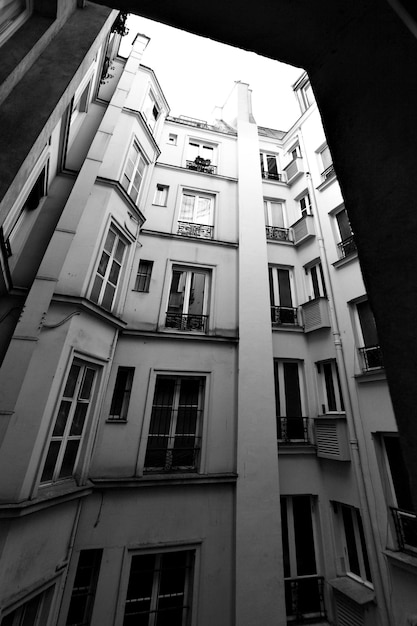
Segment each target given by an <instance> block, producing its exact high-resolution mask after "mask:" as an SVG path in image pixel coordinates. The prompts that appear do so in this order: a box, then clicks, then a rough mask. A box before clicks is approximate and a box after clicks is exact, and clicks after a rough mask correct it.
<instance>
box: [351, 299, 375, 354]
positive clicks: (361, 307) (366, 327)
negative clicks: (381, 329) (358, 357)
mask: <svg viewBox="0 0 417 626" xmlns="http://www.w3.org/2000/svg"><path fill="white" fill-rule="evenodd" d="M356 308H357V310H358V315H359V322H360V325H361V330H362V335H363V342H364V345H365V346H377V345H378V343H379V341H378V334H377V331H376V324H375V318H374V315H373V313H372V311H371V307H370V306H369V302H368V300H366V301H365V302H360V303H359V304H357V305H356Z"/></svg>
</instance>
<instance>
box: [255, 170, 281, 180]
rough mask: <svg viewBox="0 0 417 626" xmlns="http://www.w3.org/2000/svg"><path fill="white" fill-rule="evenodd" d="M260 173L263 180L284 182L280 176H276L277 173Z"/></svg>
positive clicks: (262, 171)
mask: <svg viewBox="0 0 417 626" xmlns="http://www.w3.org/2000/svg"><path fill="white" fill-rule="evenodd" d="M261 173H262V178H265V179H268V180H279V181H280V182H283V180H284V178H283V176H282V174H278V172H266V171H265V170H261Z"/></svg>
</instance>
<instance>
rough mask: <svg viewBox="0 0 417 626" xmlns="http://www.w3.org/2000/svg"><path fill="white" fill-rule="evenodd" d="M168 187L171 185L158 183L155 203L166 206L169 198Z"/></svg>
mask: <svg viewBox="0 0 417 626" xmlns="http://www.w3.org/2000/svg"><path fill="white" fill-rule="evenodd" d="M168 189H169V187H167V185H157V186H156V189H155V198H154V200H153V203H154V204H157V205H159V206H166V205H167V200H168Z"/></svg>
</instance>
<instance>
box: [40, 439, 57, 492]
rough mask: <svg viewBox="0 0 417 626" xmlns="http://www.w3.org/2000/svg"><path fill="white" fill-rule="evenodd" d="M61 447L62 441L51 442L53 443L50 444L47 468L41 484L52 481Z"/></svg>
mask: <svg viewBox="0 0 417 626" xmlns="http://www.w3.org/2000/svg"><path fill="white" fill-rule="evenodd" d="M60 447H61V442H60V441H51V443H50V444H49V450H48V454H47V455H46V461H45V466H44V468H43V472H42V477H41V483H44V482H49V481H50V480H52V477H53V475H54V469H55V465H56V460H57V458H58V453H59V449H60Z"/></svg>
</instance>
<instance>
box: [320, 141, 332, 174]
mask: <svg viewBox="0 0 417 626" xmlns="http://www.w3.org/2000/svg"><path fill="white" fill-rule="evenodd" d="M320 156H321V160H322V163H323V167H324V169H327V168H328V167H330V165H331V164H332V157H331V154H330V150H329V148H328V146H326V147H325V148H324V150H322V151H321V152H320Z"/></svg>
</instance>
